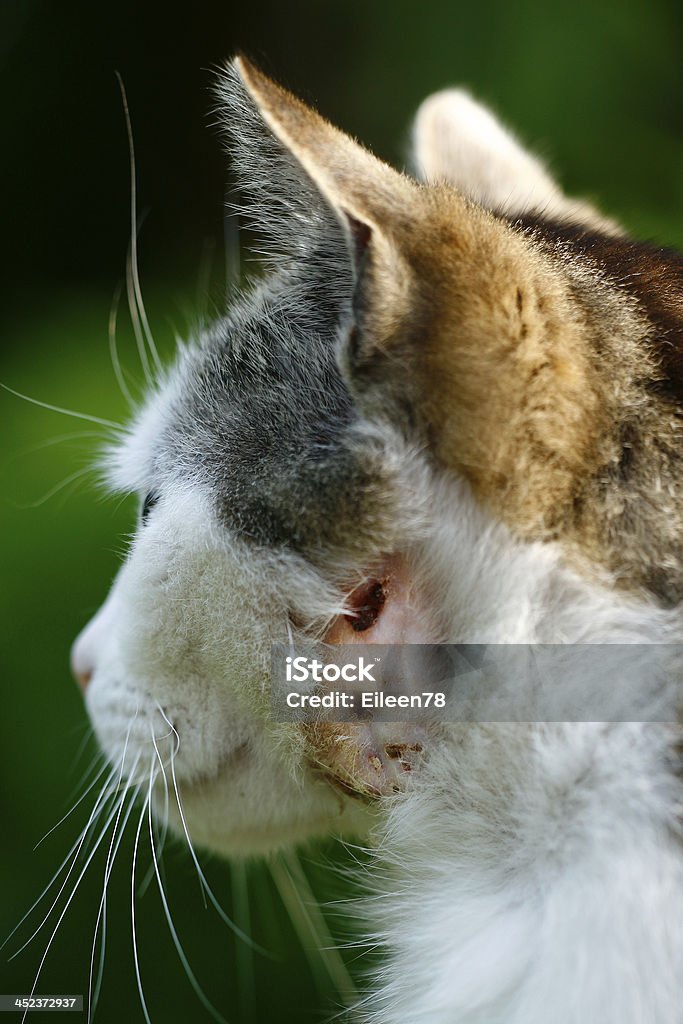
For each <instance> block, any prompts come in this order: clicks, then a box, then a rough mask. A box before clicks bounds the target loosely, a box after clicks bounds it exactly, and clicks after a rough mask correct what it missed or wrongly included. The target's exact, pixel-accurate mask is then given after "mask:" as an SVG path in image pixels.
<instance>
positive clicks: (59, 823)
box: [33, 761, 115, 851]
mask: <svg viewBox="0 0 683 1024" xmlns="http://www.w3.org/2000/svg"><path fill="white" fill-rule="evenodd" d="M108 767H109V765H108V764H107V762H106V761H105V762H104V764H103V765H102V767H101V768H100V770H99V771H98V773H97V775H96V776H95V778H94V779H93V780H92V782H91V783H90V785H89V786H88V788H87V789H85V790H84V791H83V793H82V794H81V796H79V798H78V800H77V801H76V803H75V804H73V806H72V807H71V808H70V809H69V810H68V811H67V812H66V814H63V815H62V817H61V818H60V819H59V821H58V822H57V823H56V824H55V825H53V826H52V828H51V829H48V831H47V832H46V833H45V835H44V836H43V837H42V839H39V840H38V842H37V843H36V845H35V846H34V847H33V849H34V851H35V850H37V849H38V847H39V846H40V845H41V843H44V842H45V840H46V839H47V837H48V836H50V835H52V833H53V832H54V831H55V829H57V828H59V826H60V825H61V824H62V822H64V821H66V819H67V818H68V817H69V816H70V815H71V814H73V812H74V811H75V810H76V808H77V807H78V806H79V805H80V804H81V803H82V802H83V801H84V800H85V798H86V796H87V795H88V793H90V791H91V790H92V789H94V787H95V786H96V785H97V783H98V782H99V780H100V779H101V778H102V776H103V775H104V773H105V771H106V770H107V768H108ZM86 774H87V773H86ZM114 774H115V772H114V770H113V769H112V770H111V771H110V772H109V779H107V782H105V787H106V785H107V783H108V782H109V781H110V780H111V779H112V778H113V776H114Z"/></svg>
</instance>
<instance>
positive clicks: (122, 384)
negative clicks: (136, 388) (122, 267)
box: [107, 284, 135, 408]
mask: <svg viewBox="0 0 683 1024" xmlns="http://www.w3.org/2000/svg"><path fill="white" fill-rule="evenodd" d="M121 288H122V286H121V284H118V285H117V287H116V291H115V292H114V298H113V299H112V304H111V309H110V310H109V325H108V331H107V333H108V336H109V356H110V358H111V365H112V367H113V369H114V376H115V377H116V383H117V384H118V386H119V391H120V392H121V394H122V395H123V397H124V398H125V400H126V402H127V403H128V405H129V406H130V407H131V408H132V407H133V406H134V405H135V402H134V401H133V396H132V395H131V393H130V390H129V388H128V385H127V384H126V378H125V377H124V375H123V370H122V369H121V360H120V358H119V350H118V346H117V344H116V320H117V316H118V309H119V302H120V300H121Z"/></svg>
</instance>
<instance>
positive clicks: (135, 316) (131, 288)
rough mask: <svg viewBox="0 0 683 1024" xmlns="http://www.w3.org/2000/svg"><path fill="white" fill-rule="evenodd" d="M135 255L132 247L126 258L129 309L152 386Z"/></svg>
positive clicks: (146, 373)
mask: <svg viewBox="0 0 683 1024" xmlns="http://www.w3.org/2000/svg"><path fill="white" fill-rule="evenodd" d="M132 260H133V257H132V255H131V252H130V249H129V251H128V256H127V258H126V295H127V297H128V310H129V312H130V319H131V323H132V324H133V334H134V335H135V344H136V345H137V349H138V354H139V356H140V363H141V365H142V372H143V374H144V376H145V381H146V382H147V384H148V385H150V386H152V385H153V383H154V381H153V378H152V371H151V369H150V365H149V359H148V357H147V348H146V346H145V336H144V334H143V333H142V325H141V323H140V314H139V312H138V308H137V305H136V302H135V285H134V283H133V264H132Z"/></svg>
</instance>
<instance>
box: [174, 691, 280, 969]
mask: <svg viewBox="0 0 683 1024" xmlns="http://www.w3.org/2000/svg"><path fill="white" fill-rule="evenodd" d="M157 708H158V710H159V712H160V714H161V716H162V717H163V718H164V720H165V721H166V722H167V723H168V726H169V728H170V729H171V730H172V731H173V734H174V736H175V739H176V742H175V747H174V748H171V779H172V781H173V790H174V793H175V798H176V804H177V806H178V814H179V815H180V821H181V823H182V826H183V832H184V834H185V839H186V841H187V847H188V850H189V851H190V857H191V858H192V862H193V864H194V866H195V870H196V872H197V875H198V877H199V884H200V885H201V886H202V888H203V891H204V892H205V893H206V895H207V896H208V897H209V901H210V902H211V904H212V906H213V908H214V910H215V911H216V913H217V914H218V916H219V917H220V918H221V920H222V921H223V922H224V923H225V924H227V926H228V928H230V929H231V931H233V932H234V933H235V935H238V936H239V937H240V938H241V939H242V940H243V941H244V942H247V943H249V945H250V946H252V947H253V949H255V950H257V951H258V952H259V953H262V954H263V955H264V956H267V957H271V954H270V953H269V952H268V950H267V949H264V948H263V946H260V945H259V944H258V943H257V942H254V940H253V939H252V938H251V936H249V935H247V934H246V933H245V932H243V931H242V929H241V928H238V927H237V925H236V924H235V922H234V921H232V920H231V919H230V918H229V917H228V915H227V914H226V913H225V911H224V910H223V908H222V906H221V905H220V903H219V902H218V900H217V899H216V897H215V896H214V893H213V890H212V888H211V886H210V885H209V883H208V882H207V880H206V878H205V876H204V872H203V871H202V869H201V867H200V865H199V861H198V860H197V854H196V853H195V852H194V846H193V844H192V840H191V839H190V833H189V830H188V827H187V822H186V821H185V814H184V812H183V805H182V802H181V800H180V793H179V791H178V780H177V779H176V774H175V755H176V752H177V750H178V748H179V747H180V736H179V735H178V730H177V729H176V727H175V726H174V725H173V723H172V722H171V721H170V719H169V718H168V717H167V715H166V713H165V712H164V709H163V708H162V707H161V705H160V704H157Z"/></svg>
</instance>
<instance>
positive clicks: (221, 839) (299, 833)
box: [155, 751, 377, 858]
mask: <svg viewBox="0 0 683 1024" xmlns="http://www.w3.org/2000/svg"><path fill="white" fill-rule="evenodd" d="M247 756H248V760H247V761H245V762H244V763H240V764H237V765H236V764H233V763H232V762H230V763H229V764H226V765H225V766H224V767H223V769H222V770H221V771H220V772H219V773H218V774H217V775H216V776H215V777H213V778H204V779H199V780H197V781H196V782H195V783H193V784H190V785H183V786H181V787H180V800H181V805H182V808H183V816H184V819H185V820H184V822H183V820H182V818H181V816H180V814H179V813H178V808H177V805H176V806H169V811H168V814H169V824H170V825H171V827H172V828H173V829H174V830H175V831H176V832H177V833H178V834H179V835H181V837H182V836H183V835H184V834H185V828H187V831H188V832H189V834H190V836H191V838H192V842H193V843H196V844H197V845H199V846H202V847H205V848H207V849H210V850H212V851H213V852H215V853H219V854H223V855H225V856H229V857H233V858H234V857H249V856H258V855H263V854H268V853H270V852H273V851H275V850H278V849H283V848H286V847H291V846H294V845H299V844H301V843H305V842H308V841H311V840H315V839H322V838H326V837H329V836H337V837H339V838H344V839H362V838H364V837H365V836H367V834H368V833H369V831H370V829H371V828H372V826H373V825H374V824H375V823H376V821H377V810H376V808H375V807H374V806H372V805H366V804H362V803H359V802H358V801H357V800H354V799H350V798H349V797H348V796H345V795H343V794H340V793H339V792H337V791H336V790H335V789H333V788H332V787H331V786H330V785H328V784H327V782H326V781H324V780H323V779H322V778H320V777H318V776H317V775H314V774H313V773H312V772H311V771H310V770H309V769H306V768H304V769H303V771H301V770H299V771H297V772H293V771H291V770H290V769H289V768H288V766H287V764H286V763H284V762H283V763H280V764H278V763H277V762H275V763H268V762H266V763H264V762H263V761H260V762H259V760H258V759H257V757H256V756H255V752H253V751H252V753H251V755H247ZM236 768H239V771H237V770H236ZM155 805H156V808H157V813H159V814H162V813H163V811H164V807H165V798H164V794H163V791H159V790H157V793H156V795H155Z"/></svg>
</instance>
